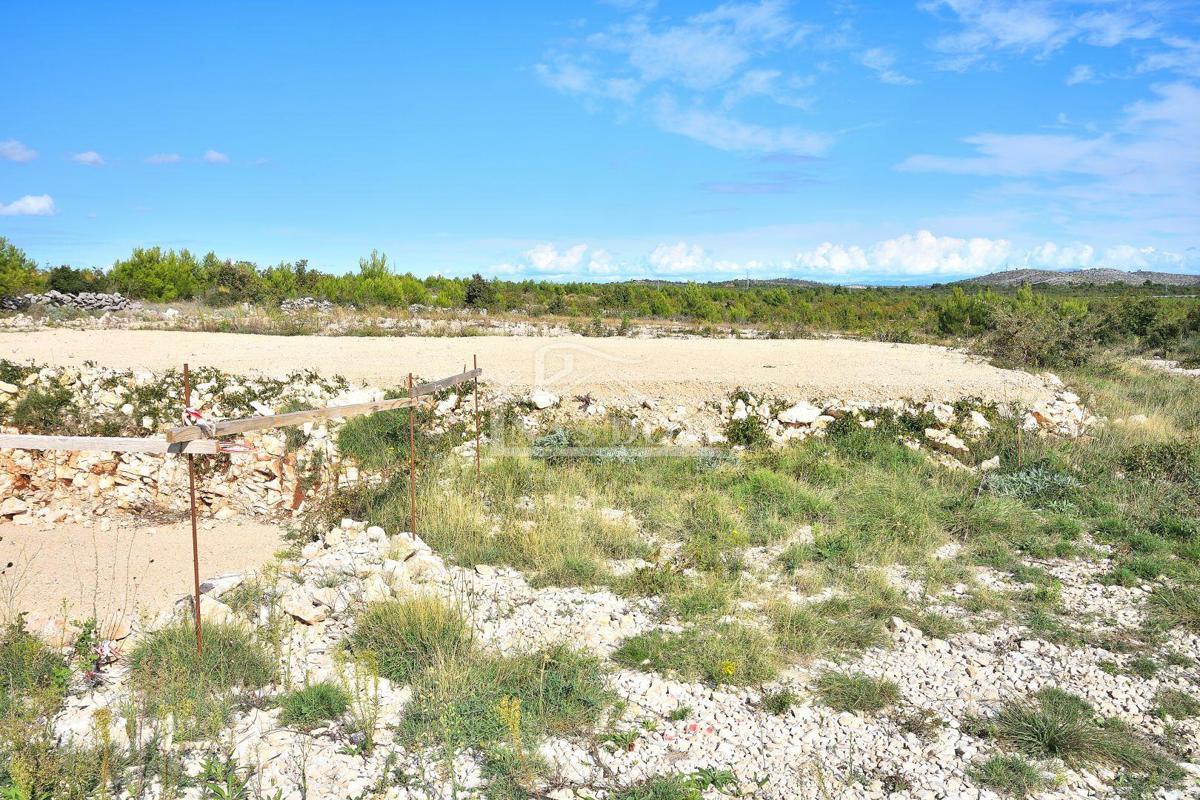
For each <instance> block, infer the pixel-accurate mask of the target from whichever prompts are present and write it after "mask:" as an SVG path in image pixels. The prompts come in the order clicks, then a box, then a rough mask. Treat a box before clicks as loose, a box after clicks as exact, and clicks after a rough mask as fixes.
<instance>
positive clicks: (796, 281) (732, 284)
mask: <svg viewBox="0 0 1200 800" xmlns="http://www.w3.org/2000/svg"><path fill="white" fill-rule="evenodd" d="M627 282H628V283H638V284H643V285H647V286H679V285H681V284H684V283H694V282H695V281H671V280H662V279H655V278H638V279H635V280H631V281H627ZM699 283H700V285H702V286H724V287H729V288H734V289H744V288H746V287H747V286H749V287H750V288H755V289H758V288H762V287H765V286H786V287H789V288H792V289H817V288H821V287H824V288H826V289H828V288H829V287H831V286H833V285H834V284H832V283H821V282H820V281H809V280H804V279H803V278H752V279H750V280H747V279H745V278H734V279H733V280H727V281H700V282H699ZM843 288H851V287H843Z"/></svg>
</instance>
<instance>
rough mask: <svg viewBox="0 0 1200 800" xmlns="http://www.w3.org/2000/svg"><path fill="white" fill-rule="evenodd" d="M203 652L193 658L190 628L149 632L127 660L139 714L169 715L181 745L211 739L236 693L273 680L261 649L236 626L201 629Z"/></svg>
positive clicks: (183, 625) (269, 663)
mask: <svg viewBox="0 0 1200 800" xmlns="http://www.w3.org/2000/svg"><path fill="white" fill-rule="evenodd" d="M201 632H202V634H203V636H204V652H203V654H197V653H196V632H195V628H193V627H192V624H191V623H190V622H178V623H175V624H173V625H171V626H169V627H166V628H162V629H160V630H157V631H154V632H153V633H151V634H150V635H149V636H147V637H146V638H145V639H143V640H142V641H141V642H140V643H139V644H138V645H137V647H135V648H134V650H133V652H132V653H131V654H130V656H129V669H130V679H131V683H132V685H133V688H134V690H135V691H136V692H137V694H138V696H139V699H140V701H141V703H142V706H143V707H144V710H145V711H146V712H147V713H149V714H151V715H152V716H154V717H156V718H162V717H164V716H165V715H167V714H174V715H175V719H176V725H177V731H178V733H177V735H178V736H179V737H180V738H182V739H189V738H193V737H195V736H197V735H207V734H213V733H215V732H216V731H218V730H220V728H221V727H223V726H224V724H225V723H226V721H227V720H228V717H229V713H230V711H231V708H232V704H233V701H234V699H235V695H236V692H237V690H239V689H257V688H260V687H262V686H265V685H266V684H267V683H269V682H271V681H272V680H273V679H274V677H275V664H274V662H273V660H272V659H271V657H270V656H269V655H268V654H267V652H266V650H264V649H263V647H262V646H261V645H260V644H258V643H257V642H255V641H254V640H253V638H251V636H250V634H249V632H248V631H247V630H246V629H244V628H242V627H241V626H238V625H217V624H212V623H203V624H202V625H201Z"/></svg>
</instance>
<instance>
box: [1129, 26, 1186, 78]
mask: <svg viewBox="0 0 1200 800" xmlns="http://www.w3.org/2000/svg"><path fill="white" fill-rule="evenodd" d="M1162 45H1163V47H1164V49H1162V50H1159V51H1158V52H1155V53H1150V54H1149V55H1147V56H1146V57H1145V58H1143V59H1142V61H1141V63H1140V64H1138V72H1157V71H1159V70H1167V71H1170V72H1178V73H1179V74H1180V75H1184V76H1186V77H1188V78H1200V39H1188V38H1187V37H1184V36H1164V37H1163V38H1162Z"/></svg>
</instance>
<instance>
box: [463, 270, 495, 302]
mask: <svg viewBox="0 0 1200 800" xmlns="http://www.w3.org/2000/svg"><path fill="white" fill-rule="evenodd" d="M496 299H497V298H496V286H495V285H494V284H493V283H491V282H490V281H488V280H486V279H485V278H484V277H483V276H482V275H480V274H479V273H478V272H476V273H475V274H474V275H472V276H471V280H469V281H467V291H466V295H465V297H464V301H465V302H466V304H467V305H468V306H470V307H471V308H491V307H493V306H495V305H496Z"/></svg>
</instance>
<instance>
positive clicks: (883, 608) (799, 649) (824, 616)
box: [770, 574, 954, 657]
mask: <svg viewBox="0 0 1200 800" xmlns="http://www.w3.org/2000/svg"><path fill="white" fill-rule="evenodd" d="M770 617H771V622H772V626H773V628H774V631H775V634H776V636H777V637H778V638H779V642H780V645H781V646H782V647H783V648H784V649H786V650H788V651H789V652H791V653H795V654H797V655H801V656H806V657H811V656H828V657H837V656H842V655H847V654H853V653H857V652H860V651H862V650H865V649H867V648H869V647H877V646H880V645H882V644H884V643H885V642H886V641H887V639H888V634H887V627H886V626H887V623H888V621H889V620H890V619H891V618H892V617H898V618H900V619H902V620H904V621H905V622H907V623H908V624H910V625H912V626H914V627H916V628H919V629H921V630H922V631H923V632H925V633H927V634H929V635H930V636H934V637H937V638H942V637H944V636H946V635H948V634H949V633H951V632H953V630H954V625H953V623H952V621H951V620H949V619H948V618H946V617H943V616H941V615H939V614H934V613H931V612H923V611H919V610H917V609H915V608H913V607H912V605H911V604H910V603H909V602H908V601H907V599H906V598H905V597H904V595H903V594H902V593H901V592H900V590H899V589H897V588H895V587H894V586H891V585H890V584H888V583H887V581H886V579H885V578H883V577H881V576H878V575H873V574H867V575H862V574H860V575H859V580H858V584H857V586H855V587H853V588H852V589H851V590H850V591H849V593H848V594H845V595H842V596H838V597H833V598H830V599H829V600H824V601H821V602H819V603H814V604H811V605H802V606H796V605H791V604H786V603H776V604H774V605H773V606H771V608H770Z"/></svg>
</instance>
